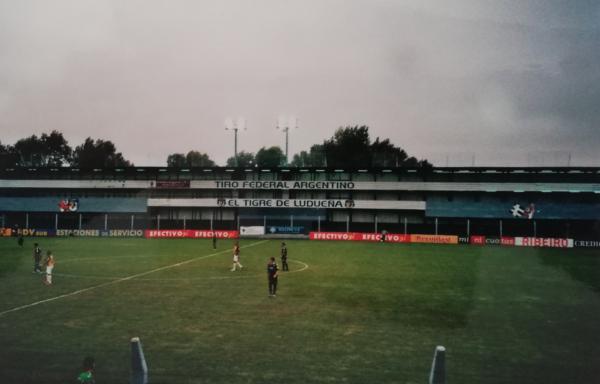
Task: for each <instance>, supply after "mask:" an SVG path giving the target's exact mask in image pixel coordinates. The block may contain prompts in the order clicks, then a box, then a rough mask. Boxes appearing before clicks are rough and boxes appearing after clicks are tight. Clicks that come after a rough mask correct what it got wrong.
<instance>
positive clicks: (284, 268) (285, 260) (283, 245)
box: [281, 243, 290, 271]
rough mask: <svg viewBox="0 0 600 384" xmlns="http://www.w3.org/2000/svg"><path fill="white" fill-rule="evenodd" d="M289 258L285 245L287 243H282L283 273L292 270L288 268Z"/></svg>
mask: <svg viewBox="0 0 600 384" xmlns="http://www.w3.org/2000/svg"><path fill="white" fill-rule="evenodd" d="M287 257H288V251H287V246H286V245H285V243H281V270H282V271H289V270H290V268H289V267H288V262H287Z"/></svg>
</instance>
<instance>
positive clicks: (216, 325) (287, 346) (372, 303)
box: [0, 238, 600, 384]
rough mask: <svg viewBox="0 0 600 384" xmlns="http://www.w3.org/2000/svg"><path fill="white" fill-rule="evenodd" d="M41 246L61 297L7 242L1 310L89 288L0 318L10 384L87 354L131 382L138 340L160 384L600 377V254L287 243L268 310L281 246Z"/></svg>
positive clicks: (70, 369) (2, 378)
mask: <svg viewBox="0 0 600 384" xmlns="http://www.w3.org/2000/svg"><path fill="white" fill-rule="evenodd" d="M39 241H40V242H41V245H42V248H44V249H52V250H53V251H54V253H55V255H56V259H57V265H56V268H55V277H54V280H55V285H54V286H53V287H51V288H48V287H46V286H44V285H42V283H41V278H40V277H39V276H38V275H33V274H32V273H31V270H32V266H31V264H32V257H31V251H30V248H31V246H32V242H31V241H29V242H28V243H26V247H25V248H24V249H20V248H18V247H17V245H16V242H15V241H14V240H13V239H2V240H1V241H0V312H4V311H7V310H10V309H13V308H18V307H20V306H23V305H27V304H31V303H35V302H38V301H41V300H46V299H52V298H55V297H58V296H60V295H65V294H70V293H72V292H76V291H77V290H80V289H84V288H92V289H90V290H87V291H85V292H82V293H79V294H75V295H70V296H65V297H62V298H60V299H56V300H52V301H47V302H44V303H41V304H38V305H34V306H31V307H26V308H23V309H20V310H17V311H13V312H8V313H4V314H1V315H0V383H40V382H43V383H68V382H73V381H74V378H75V376H76V374H77V369H78V366H79V364H80V361H81V360H82V358H83V357H84V356H85V355H88V354H91V355H93V356H94V357H95V358H96V360H97V373H96V375H97V381H98V382H99V383H126V382H127V381H128V374H129V365H128V364H129V349H128V347H129V345H128V343H129V339H130V338H131V337H133V336H139V337H141V339H142V342H143V345H144V349H145V353H146V358H147V360H148V364H149V367H150V378H151V382H152V383H178V384H179V383H263V382H286V383H424V382H426V380H427V375H428V370H429V367H430V364H431V357H432V353H433V350H434V348H435V346H436V345H438V344H442V345H445V346H446V347H447V350H448V353H447V362H448V379H449V382H451V383H541V382H543V383H591V382H597V378H598V377H599V376H600V359H599V358H598V357H597V352H598V345H600V333H599V332H598V331H597V328H598V324H600V297H599V296H598V295H599V293H598V289H597V282H596V281H595V280H594V278H593V277H594V276H598V274H599V271H598V268H599V264H598V257H599V255H598V254H597V253H596V252H592V251H576V250H569V251H558V250H541V249H516V248H491V247H468V246H427V245H393V244H365V243H342V242H340V243H338V242H308V241H290V242H288V247H289V249H290V259H291V260H292V261H291V262H290V267H291V269H292V272H290V273H282V276H281V278H280V289H279V292H278V297H277V298H275V299H270V298H268V297H267V281H266V273H265V265H266V261H267V258H268V257H269V256H277V255H278V248H279V243H278V242H275V241H259V240H244V241H242V246H243V247H244V248H243V249H242V264H244V266H245V268H244V271H243V272H230V271H229V268H230V261H231V255H230V250H229V248H230V246H231V245H232V244H231V243H229V242H224V241H221V242H219V249H218V250H217V251H213V250H212V248H211V242H210V241H202V240H144V239H81V238H71V239H40V240H39ZM192 259H195V260H194V261H192V262H189V263H184V264H181V265H179V266H173V267H169V268H164V269H160V270H156V271H154V272H152V273H147V274H145V273H146V272H150V271H153V270H155V269H157V268H162V267H165V266H172V265H174V264H177V263H181V262H184V261H186V260H192ZM306 265H307V266H308V268H307V267H306ZM134 275H136V277H135V278H131V279H127V280H124V278H127V277H131V276H134ZM595 284H596V285H595ZM94 287H96V288H94Z"/></svg>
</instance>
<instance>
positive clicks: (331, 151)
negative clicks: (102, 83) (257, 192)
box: [0, 126, 431, 168]
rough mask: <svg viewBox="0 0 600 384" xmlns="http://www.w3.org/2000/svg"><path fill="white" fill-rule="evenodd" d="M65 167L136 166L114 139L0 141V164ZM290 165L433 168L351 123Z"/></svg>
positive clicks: (281, 159) (255, 162)
mask: <svg viewBox="0 0 600 384" xmlns="http://www.w3.org/2000/svg"><path fill="white" fill-rule="evenodd" d="M215 165H216V164H215V162H214V161H213V160H212V159H210V157H209V156H208V155H207V154H206V153H202V152H199V151H194V150H192V151H189V152H188V153H187V154H184V153H173V154H170V155H169V156H168V157H167V166H169V167H214V166H215ZM226 165H227V166H229V167H233V166H240V167H254V166H258V167H279V166H284V165H287V164H286V158H285V154H284V153H283V151H282V149H281V148H280V147H277V146H274V147H269V148H266V147H263V148H261V149H259V150H258V152H256V154H255V153H251V152H245V151H241V152H239V153H238V154H237V158H236V157H235V156H232V157H230V158H228V159H227V164H226ZM13 166H22V167H61V166H73V167H80V168H115V167H129V166H133V164H132V163H131V162H129V161H127V160H126V159H125V158H124V157H123V155H122V154H121V153H120V152H117V150H116V147H115V145H114V144H113V143H112V142H111V141H108V140H107V141H104V140H100V139H96V140H93V139H92V138H90V137H88V138H87V139H86V140H85V141H84V142H83V143H82V144H81V145H78V146H77V147H75V149H72V148H71V147H70V146H69V144H68V143H67V141H66V140H65V138H64V137H63V135H62V133H60V132H58V131H52V132H51V133H50V134H45V133H44V134H42V135H41V136H40V137H37V136H36V135H33V136H30V137H27V138H24V139H21V140H19V141H17V142H16V143H15V144H14V145H12V146H10V145H6V146H5V145H2V143H0V167H3V168H7V167H13ZM289 166H292V167H345V168H367V167H422V168H425V167H431V164H430V163H429V162H428V161H427V160H418V159H416V158H415V157H412V156H408V154H407V153H406V152H405V151H404V150H403V149H402V148H400V147H397V146H395V145H394V144H392V143H391V142H390V140H389V139H384V140H380V139H379V137H377V138H376V139H375V141H373V142H371V138H370V136H369V127H367V126H353V127H351V126H348V127H343V128H339V129H338V130H336V131H335V134H334V135H333V136H332V137H331V138H330V139H328V140H325V141H323V143H322V144H314V145H313V146H311V147H310V149H309V150H308V151H301V152H300V153H297V154H295V155H294V156H293V159H292V161H291V162H290V164H289Z"/></svg>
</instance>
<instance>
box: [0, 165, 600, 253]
mask: <svg viewBox="0 0 600 384" xmlns="http://www.w3.org/2000/svg"><path fill="white" fill-rule="evenodd" d="M0 220H1V221H0V227H3V228H11V229H16V230H17V231H20V232H22V233H23V232H24V233H25V234H34V233H37V234H43V233H47V234H50V233H52V234H65V233H69V234H72V233H83V234H85V233H95V232H92V231H112V232H111V233H114V234H119V233H120V234H127V233H133V232H135V231H141V230H150V229H152V230H156V229H160V230H167V229H181V230H184V229H185V230H191V229H198V230H200V229H201V230H209V229H219V230H239V229H240V228H241V227H252V226H258V227H263V229H264V230H266V231H267V233H282V234H307V233H309V232H311V231H323V232H325V231H329V232H363V233H365V232H366V233H369V232H370V233H380V232H382V231H387V232H390V233H403V234H408V233H419V234H434V235H443V234H450V235H456V236H466V237H469V236H473V235H482V236H488V237H497V238H501V237H503V236H530V237H552V238H577V239H580V240H581V241H591V242H592V243H593V242H598V240H600V168H590V167H585V168H577V167H564V168H530V167H527V168H504V167H495V168H493V167H485V168H484V167H461V168H455V167H437V168H432V169H416V168H378V169H330V168H276V169H271V168H227V167H217V168H177V169H175V168H160V167H136V168H123V169H88V170H84V169H76V168H22V169H5V170H2V171H0ZM24 230H26V231H24ZM73 231H75V232H73ZM85 231H87V232H85ZM118 231H120V232H118ZM132 231H133V232H132Z"/></svg>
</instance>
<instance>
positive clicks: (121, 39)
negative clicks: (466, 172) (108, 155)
mask: <svg viewBox="0 0 600 384" xmlns="http://www.w3.org/2000/svg"><path fill="white" fill-rule="evenodd" d="M599 43H600V1H596V0H589V1H586V0H580V1H578V0H570V1H556V0H531V1H528V0H505V1H502V0H452V1H445V0H439V1H425V0H396V1H382V0H343V1H342V0H252V1H248V0H239V1H235V0H218V1H217V0H215V1H199V0H189V1H184V0H169V1H167V0H163V1H158V0H112V1H110V0H53V1H46V0H39V1H31V0H18V1H14V0H0V140H1V141H2V143H5V144H6V143H9V144H13V143H14V142H15V141H16V140H17V139H19V138H22V137H25V136H29V135H31V134H41V133H42V132H49V131H51V130H53V129H56V130H59V131H61V132H63V133H64V134H65V136H66V138H67V139H68V140H69V143H70V144H71V145H72V146H76V145H78V144H80V143H81V142H82V141H83V140H84V139H85V138H86V137H88V136H91V137H93V138H102V139H109V140H112V141H113V142H114V143H115V144H116V145H117V148H118V150H120V151H121V152H123V154H124V155H125V157H126V158H128V159H130V160H132V161H133V162H134V163H135V164H136V165H148V166H149V165H165V163H166V157H167V155H168V154H169V153H173V152H187V151H188V150H190V149H196V150H199V151H202V152H206V153H208V154H209V156H210V157H211V158H213V159H214V160H215V161H217V162H218V163H221V164H223V163H224V162H225V160H226V158H227V157H229V156H231V155H232V153H233V135H232V134H231V133H229V132H226V131H225V130H224V120H225V118H226V117H228V116H232V117H236V116H243V117H244V118H245V119H246V120H247V128H248V129H247V131H246V132H241V133H240V135H239V149H240V150H245V151H252V152H254V151H256V150H258V149H259V148H260V147H262V146H272V145H279V146H281V147H283V146H284V135H283V134H282V133H280V132H278V131H276V129H275V125H276V121H277V117H278V116H279V115H294V116H298V118H299V128H298V129H297V130H293V131H291V133H290V153H296V152H299V151H300V150H303V149H308V147H309V146H310V145H312V144H314V143H321V142H322V141H323V140H324V139H326V138H329V137H331V136H332V134H333V133H334V130H335V129H336V128H337V127H340V126H345V125H357V124H359V125H362V124H366V125H368V126H369V127H370V131H371V136H372V138H373V139H374V138H375V137H377V136H380V137H382V138H388V137H389V138H390V139H391V140H392V142H394V143H395V144H396V145H399V146H401V147H403V148H404V149H405V150H406V151H407V152H408V153H409V154H411V155H414V156H416V157H418V158H427V159H429V160H430V161H432V162H434V163H435V164H437V165H445V164H446V162H447V163H448V164H449V165H470V164H471V162H472V160H473V157H474V158H475V164H476V165H527V164H530V165H566V161H567V158H568V154H569V153H571V164H572V165H595V166H600V151H598V147H599V146H600V44H599ZM554 163H556V164H554Z"/></svg>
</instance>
